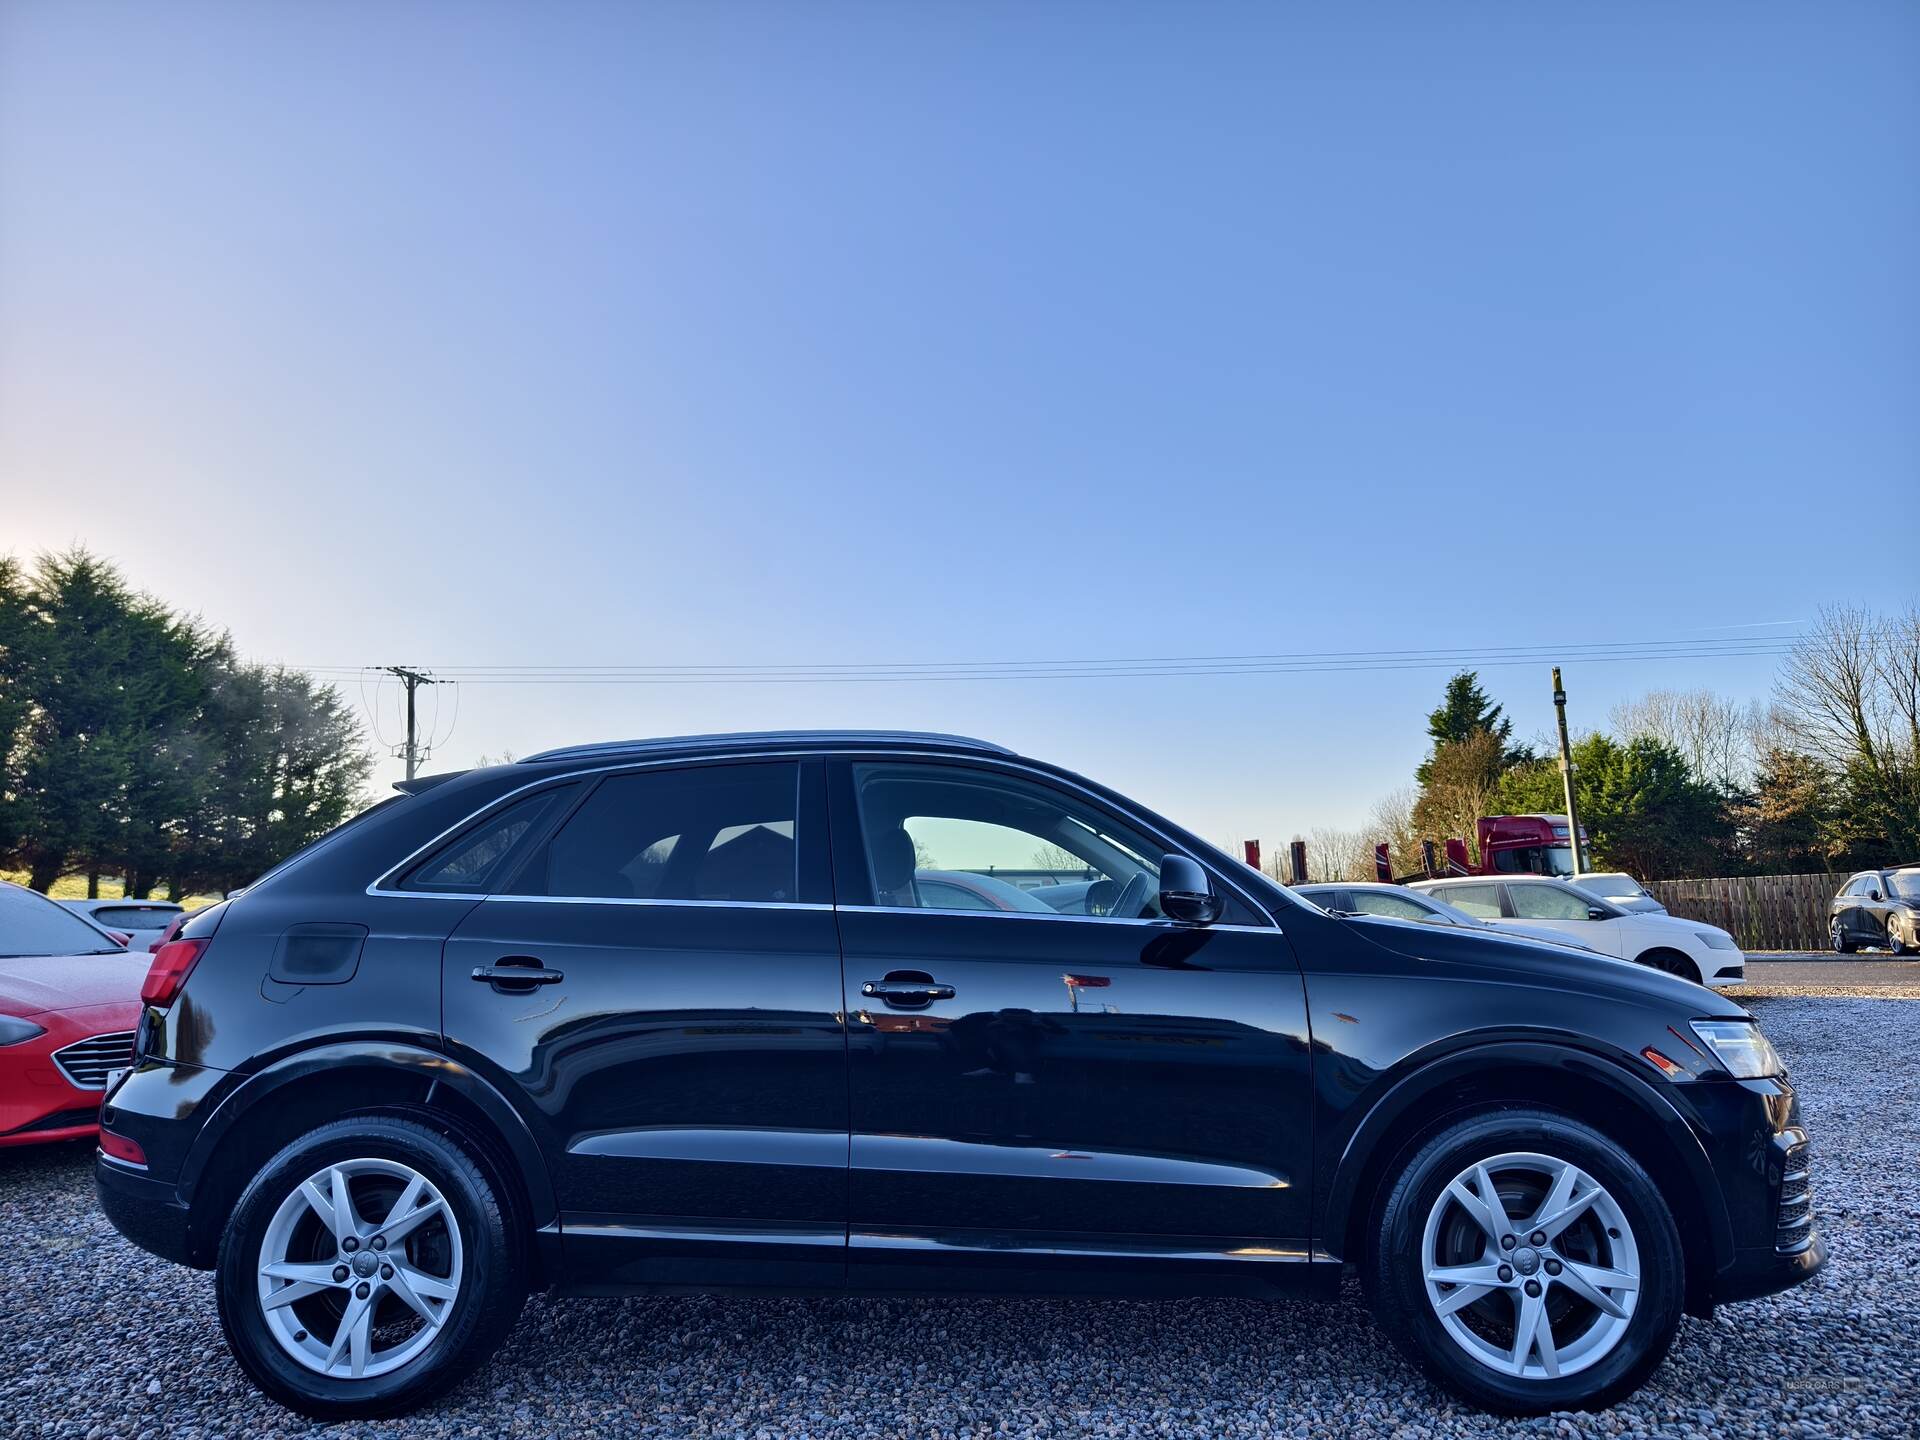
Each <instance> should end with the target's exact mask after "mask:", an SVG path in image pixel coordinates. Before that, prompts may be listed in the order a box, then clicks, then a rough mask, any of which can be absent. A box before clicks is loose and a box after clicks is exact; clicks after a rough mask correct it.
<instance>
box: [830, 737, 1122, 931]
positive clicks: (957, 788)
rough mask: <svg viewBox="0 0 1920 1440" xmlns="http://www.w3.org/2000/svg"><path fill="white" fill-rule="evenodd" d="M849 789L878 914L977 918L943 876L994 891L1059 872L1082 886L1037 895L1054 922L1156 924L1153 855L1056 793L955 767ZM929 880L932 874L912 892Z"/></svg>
mask: <svg viewBox="0 0 1920 1440" xmlns="http://www.w3.org/2000/svg"><path fill="white" fill-rule="evenodd" d="M853 779H854V788H855V792H856V794H857V796H858V799H859V808H860V824H861V830H862V833H863V836H864V839H865V842H866V857H865V858H866V863H867V869H868V876H869V878H870V880H871V881H872V884H873V894H874V903H875V904H877V905H882V906H886V907H888V908H894V909H917V910H946V909H959V910H978V909H981V908H983V907H982V906H980V905H978V904H973V903H968V902H965V901H956V900H955V899H954V897H953V880H952V879H951V878H950V877H951V874H952V872H962V873H963V874H970V875H974V876H979V877H984V878H986V879H989V880H992V881H994V882H996V883H997V884H998V885H1015V884H1016V882H1017V881H1018V880H1021V879H1032V878H1034V877H1035V876H1036V875H1037V876H1040V877H1043V878H1046V879H1049V880H1050V879H1051V878H1052V877H1054V876H1057V875H1060V874H1062V873H1068V874H1083V875H1086V876H1087V877H1088V878H1087V879H1086V880H1084V881H1081V882H1078V883H1077V884H1074V885H1071V886H1058V887H1055V886H1051V885H1049V886H1045V887H1043V888H1042V890H1041V891H1040V894H1041V895H1042V896H1043V897H1047V898H1046V899H1045V900H1044V902H1043V903H1045V905H1046V908H1047V909H1049V910H1052V911H1053V912H1054V913H1056V914H1066V915H1089V916H1110V917H1114V918H1119V919H1128V920H1140V919H1152V918H1156V917H1158V915H1159V914H1160V865H1159V861H1158V859H1157V856H1158V855H1159V853H1160V851H1159V848H1158V847H1157V846H1156V845H1155V844H1154V843H1153V842H1152V841H1151V840H1150V839H1149V838H1148V837H1146V836H1144V835H1141V834H1139V833H1138V832H1136V831H1134V830H1133V829H1132V827H1130V826H1127V825H1123V824H1120V823H1118V822H1116V821H1115V820H1113V819H1112V818H1111V817H1109V816H1107V815H1104V814H1102V813H1101V812H1099V811H1097V810H1094V809H1093V808H1091V807H1090V806H1085V805H1082V804H1081V803H1080V802H1079V801H1078V800H1076V799H1073V798H1071V797H1069V796H1066V795H1064V794H1061V793H1060V792H1058V791H1055V790H1052V789H1050V788H1048V787H1046V786H1043V785H1037V784H1033V783H1031V782H1029V781H1026V780H1022V779H1018V778H1016V777H1014V776H1010V775H1001V774H997V773H992V772H988V771H981V770H971V769H967V768H965V767H963V766H957V765H956V766H948V765H917V764H916V765H902V764H895V765H881V764H872V765H856V766H854V770H853ZM930 871H932V872H942V874H939V875H934V876H931V877H929V878H930V879H931V880H932V883H930V884H922V877H923V875H925V874H926V872H930ZM982 888H983V889H984V888H985V887H982ZM992 893H994V894H997V893H999V892H998V891H997V890H995V891H993V892H992ZM972 898H979V897H972ZM990 908H996V909H998V908H1002V907H1001V906H998V905H993V906H991V907H990ZM1007 908H1012V907H1011V906H1009V907H1007ZM1019 908H1021V909H1023V910H1024V909H1028V908H1030V907H1029V906H1027V905H1022V906H1020V907H1019Z"/></svg>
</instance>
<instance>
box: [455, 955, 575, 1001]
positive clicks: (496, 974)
mask: <svg viewBox="0 0 1920 1440" xmlns="http://www.w3.org/2000/svg"><path fill="white" fill-rule="evenodd" d="M473 978H474V979H475V980H480V981H484V982H485V983H486V984H488V985H491V986H493V988H494V989H495V990H497V991H499V992H500V993H501V994H502V995H525V994H527V993H528V992H529V991H531V990H532V989H533V988H534V987H535V986H538V985H558V984H559V983H560V982H561V981H562V980H564V979H566V978H567V977H566V976H565V975H563V974H562V973H561V972H560V971H558V970H549V969H547V967H546V966H544V965H542V964H541V963H540V962H539V961H538V960H536V959H534V958H533V957H532V956H531V955H508V956H506V957H505V958H503V959H501V960H499V961H497V962H496V963H494V964H492V965H476V966H474V967H473Z"/></svg>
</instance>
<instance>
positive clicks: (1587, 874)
mask: <svg viewBox="0 0 1920 1440" xmlns="http://www.w3.org/2000/svg"><path fill="white" fill-rule="evenodd" d="M1573 883H1574V884H1575V885H1578V886H1579V887H1580V888H1581V889H1582V890H1584V891H1586V892H1587V893H1588V894H1589V895H1598V896H1599V897H1600V898H1601V899H1602V900H1605V901H1608V902H1610V903H1611V904H1614V905H1618V906H1619V907H1620V908H1621V909H1622V910H1632V911H1635V912H1636V913H1638V914H1641V915H1664V914H1666V913H1667V907H1666V906H1664V905H1662V904H1661V903H1660V902H1659V901H1658V900H1656V899H1654V898H1653V896H1651V895H1649V894H1648V893H1647V887H1646V886H1644V885H1642V884H1641V883H1640V882H1639V881H1638V880H1636V879H1634V878H1633V877H1632V876H1631V875H1629V874H1627V873H1626V871H1624V870H1582V871H1581V872H1580V873H1579V874H1578V875H1575V876H1574V877H1573Z"/></svg>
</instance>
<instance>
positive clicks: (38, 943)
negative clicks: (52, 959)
mask: <svg viewBox="0 0 1920 1440" xmlns="http://www.w3.org/2000/svg"><path fill="white" fill-rule="evenodd" d="M119 953H120V948H119V946H117V945H115V944H114V943H113V942H112V941H111V940H109V939H108V938H107V937H106V936H105V935H104V934H102V933H101V932H100V931H98V930H96V929H94V927H93V926H91V925H89V924H88V923H87V922H86V921H84V920H82V919H81V918H80V917H79V916H78V915H75V914H74V913H73V912H72V911H71V910H68V909H67V908H66V907H65V906H62V905H56V904H55V903H54V902H53V901H51V900H49V899H47V897H46V896H44V895H38V894H35V893H34V892H33V891H31V890H27V889H23V888H22V887H21V886H18V885H5V884H0V956H6V957H11V956H15V955H117V954H119Z"/></svg>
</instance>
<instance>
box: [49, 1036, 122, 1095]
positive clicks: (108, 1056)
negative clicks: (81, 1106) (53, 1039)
mask: <svg viewBox="0 0 1920 1440" xmlns="http://www.w3.org/2000/svg"><path fill="white" fill-rule="evenodd" d="M53 1063H54V1064H56V1065H58V1066H59V1067H60V1073H61V1074H62V1075H64V1076H66V1077H67V1081H68V1083H69V1084H71V1085H73V1086H74V1087H75V1088H76V1089H79V1090H104V1089H106V1088H107V1076H108V1075H109V1074H110V1073H112V1072H113V1071H115V1070H124V1069H126V1068H127V1066H129V1065H131V1064H132V1063H133V1032H132V1031H131V1030H116V1031H114V1032H113V1033H112V1034H111V1035H89V1036H88V1037H87V1038H86V1039H85V1040H76V1041H74V1042H73V1044H71V1045H68V1046H66V1047H65V1048H64V1049H60V1050H56V1051H54V1052H53Z"/></svg>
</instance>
